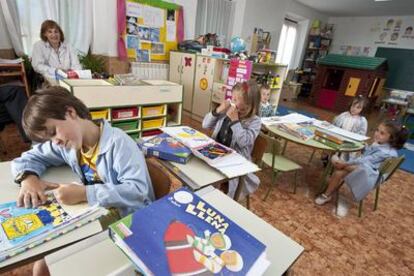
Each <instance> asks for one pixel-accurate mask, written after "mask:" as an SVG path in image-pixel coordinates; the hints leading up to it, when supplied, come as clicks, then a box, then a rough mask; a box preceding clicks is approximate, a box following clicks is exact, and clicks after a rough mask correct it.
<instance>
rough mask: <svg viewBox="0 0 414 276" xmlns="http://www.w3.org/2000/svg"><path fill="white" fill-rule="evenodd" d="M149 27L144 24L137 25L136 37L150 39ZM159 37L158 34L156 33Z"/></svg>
mask: <svg viewBox="0 0 414 276" xmlns="http://www.w3.org/2000/svg"><path fill="white" fill-rule="evenodd" d="M150 32H151V31H150V28H148V27H144V26H138V37H139V39H141V40H146V41H150V38H151V35H150ZM158 37H159V35H158Z"/></svg>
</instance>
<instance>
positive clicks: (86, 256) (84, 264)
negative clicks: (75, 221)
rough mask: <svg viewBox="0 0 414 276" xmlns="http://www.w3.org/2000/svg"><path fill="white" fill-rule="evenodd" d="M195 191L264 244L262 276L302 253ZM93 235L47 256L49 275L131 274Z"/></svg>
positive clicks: (261, 224) (257, 221)
mask: <svg viewBox="0 0 414 276" xmlns="http://www.w3.org/2000/svg"><path fill="white" fill-rule="evenodd" d="M196 194H197V195H199V196H200V197H201V198H202V199H204V200H205V201H207V202H208V203H209V204H211V205H212V206H214V207H215V208H217V209H218V210H220V212H222V213H223V214H224V215H226V216H227V217H229V218H230V219H231V220H233V221H234V222H236V223H237V224H239V225H240V226H241V227H243V228H244V229H246V231H248V232H250V233H251V234H253V235H254V236H255V237H256V238H257V239H258V240H260V241H261V242H263V243H264V244H265V245H266V246H267V249H266V250H267V251H266V252H267V258H268V260H269V261H270V262H271V264H270V266H269V268H268V269H267V271H266V273H265V275H272V276H274V275H281V274H283V273H284V272H285V271H287V270H288V269H289V268H290V267H291V266H292V265H293V263H294V262H295V261H296V259H298V257H299V256H300V255H301V254H302V252H303V250H304V248H303V247H302V246H301V245H299V244H298V243H296V242H295V241H293V240H292V239H290V238H289V237H287V236H286V235H284V234H283V233H282V232H280V231H279V230H277V229H275V228H274V227H273V226H271V225H270V224H268V223H266V222H265V221H263V220H262V219H261V218H259V217H257V216H256V215H255V214H253V213H252V212H250V211H248V210H247V209H245V208H244V207H242V206H241V205H240V204H238V203H237V202H235V201H234V200H231V199H230V198H229V197H228V196H226V195H225V194H223V193H222V192H221V191H219V190H217V189H215V188H213V187H211V186H210V187H207V188H204V189H202V190H200V191H198V192H196ZM94 238H95V237H92V238H89V239H87V240H84V241H82V242H80V243H77V244H75V245H72V246H70V247H66V248H64V249H63V250H60V251H58V252H55V253H53V254H51V255H49V256H47V257H46V262H47V263H48V265H49V269H50V272H51V274H52V275H59V276H66V275H67V276H72V275H108V274H111V275H113V276H115V275H134V274H133V273H131V267H132V264H130V266H129V267H128V266H127V265H126V264H127V263H128V258H127V257H126V256H123V255H122V254H120V252H121V250H120V249H118V248H117V247H116V245H114V244H112V242H111V241H109V237H108V236H106V238H105V237H101V238H99V239H97V240H98V242H96V243H93V240H92V239H94ZM91 256H93V257H91Z"/></svg>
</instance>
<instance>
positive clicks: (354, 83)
mask: <svg viewBox="0 0 414 276" xmlns="http://www.w3.org/2000/svg"><path fill="white" fill-rule="evenodd" d="M360 82H361V79H360V78H353V77H351V78H349V81H348V85H347V87H346V90H345V96H351V97H355V95H356V93H357V91H358V87H359V83H360Z"/></svg>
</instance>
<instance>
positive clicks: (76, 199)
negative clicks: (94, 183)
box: [53, 184, 87, 205]
mask: <svg viewBox="0 0 414 276" xmlns="http://www.w3.org/2000/svg"><path fill="white" fill-rule="evenodd" d="M53 193H54V194H55V197H56V199H57V200H58V201H59V202H61V203H63V204H67V205H74V204H77V203H81V202H85V201H87V197H86V187H85V186H84V185H81V184H63V185H59V188H57V189H55V190H54V191H53Z"/></svg>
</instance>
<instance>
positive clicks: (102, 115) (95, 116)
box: [90, 109, 109, 120]
mask: <svg viewBox="0 0 414 276" xmlns="http://www.w3.org/2000/svg"><path fill="white" fill-rule="evenodd" d="M90 114H91V116H92V120H99V119H108V114H109V109H102V110H94V111H91V112H90Z"/></svg>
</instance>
